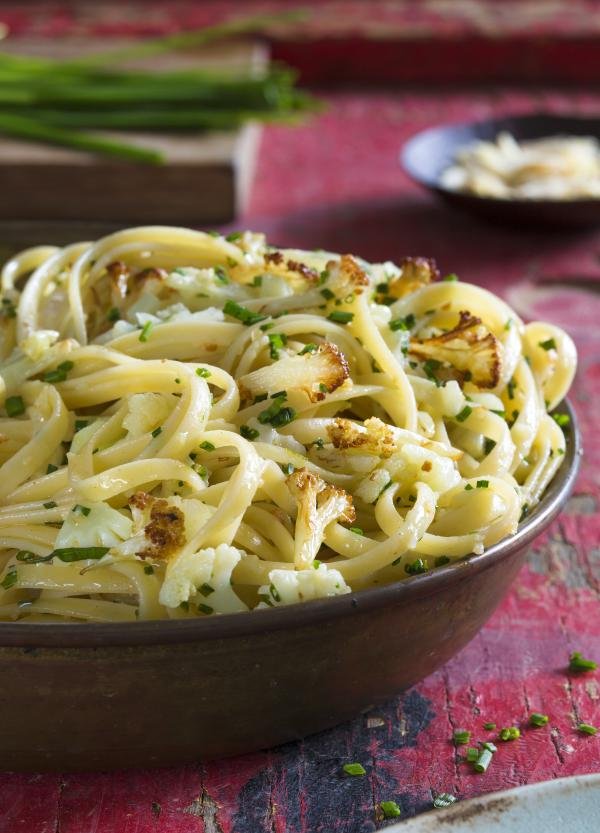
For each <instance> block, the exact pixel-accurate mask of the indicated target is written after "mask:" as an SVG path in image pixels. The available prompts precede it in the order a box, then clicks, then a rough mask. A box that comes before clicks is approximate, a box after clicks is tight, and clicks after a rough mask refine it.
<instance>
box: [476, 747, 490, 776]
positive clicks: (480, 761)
mask: <svg viewBox="0 0 600 833" xmlns="http://www.w3.org/2000/svg"><path fill="white" fill-rule="evenodd" d="M493 757H494V753H493V752H490V750H489V749H482V750H481V752H480V753H479V757H478V758H477V760H476V761H474V763H473V769H474V770H475V772H485V771H486V770H487V768H488V767H489V765H490V764H491V762H492V758H493Z"/></svg>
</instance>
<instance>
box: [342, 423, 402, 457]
mask: <svg viewBox="0 0 600 833" xmlns="http://www.w3.org/2000/svg"><path fill="white" fill-rule="evenodd" d="M327 433H328V434H329V439H330V440H331V442H332V443H333V446H334V447H335V448H338V449H340V450H346V451H357V452H359V453H361V454H376V455H377V456H378V457H390V456H391V455H392V454H393V453H394V451H395V450H396V444H397V441H396V437H395V435H394V432H393V430H392V428H391V426H389V425H386V424H385V422H382V420H380V419H378V418H377V417H371V418H370V419H366V420H365V422H364V426H363V425H360V424H359V423H358V422H353V421H352V420H350V419H342V418H338V419H335V420H334V422H333V425H330V426H329V427H328V428H327Z"/></svg>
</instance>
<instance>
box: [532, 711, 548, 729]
mask: <svg viewBox="0 0 600 833" xmlns="http://www.w3.org/2000/svg"><path fill="white" fill-rule="evenodd" d="M548 720H549V718H548V715H547V714H540V713H539V712H533V714H530V715H529V723H530V725H531V726H545V725H546V723H547V722H548Z"/></svg>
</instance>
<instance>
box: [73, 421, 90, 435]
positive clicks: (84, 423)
mask: <svg viewBox="0 0 600 833" xmlns="http://www.w3.org/2000/svg"><path fill="white" fill-rule="evenodd" d="M88 425H89V422H88V420H87V419H76V420H75V433H77V432H78V431H81V430H82V428H87V427H88Z"/></svg>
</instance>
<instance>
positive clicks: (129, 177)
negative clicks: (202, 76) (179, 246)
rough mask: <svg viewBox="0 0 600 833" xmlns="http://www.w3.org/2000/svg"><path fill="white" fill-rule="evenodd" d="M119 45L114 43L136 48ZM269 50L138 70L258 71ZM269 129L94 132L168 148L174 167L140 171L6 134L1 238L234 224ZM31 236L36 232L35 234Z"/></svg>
mask: <svg viewBox="0 0 600 833" xmlns="http://www.w3.org/2000/svg"><path fill="white" fill-rule="evenodd" d="M126 44H127V42H125V41H121V40H116V39H115V40H113V39H111V41H110V44H109V45H110V47H111V48H112V47H113V46H115V47H118V46H121V45H126ZM1 49H2V51H5V52H11V53H21V54H23V53H25V54H33V55H40V56H44V57H55V58H71V57H76V56H78V55H81V54H89V53H90V52H92V51H105V50H106V49H107V42H106V41H90V40H85V41H82V40H76V39H70V40H63V41H59V42H57V41H55V40H49V39H48V40H38V41H35V40H30V39H27V40H25V39H18V38H15V39H14V40H11V41H6V42H3V43H2V45H1ZM267 60H268V56H267V52H266V48H265V47H263V46H261V45H258V44H255V43H252V42H248V41H237V42H230V43H227V44H222V45H216V44H215V45H210V46H203V47H202V48H201V49H198V50H195V51H191V50H186V52H181V53H175V54H171V55H164V56H159V57H158V58H153V59H151V60H148V59H146V61H137V62H136V63H135V64H129V66H135V67H138V68H147V69H150V70H151V69H153V68H155V67H156V66H160V68H161V69H163V68H164V69H180V68H186V67H188V68H189V67H190V66H196V67H199V66H202V67H204V66H206V67H232V66H235V67H240V68H248V69H253V70H254V71H258V70H260V69H261V68H263V67H264V66H265V65H266V62H267ZM259 131H260V127H259V126H258V125H257V124H248V125H246V126H244V127H243V128H241V129H239V130H236V131H219V132H216V131H215V132H209V133H200V132H199V133H196V134H195V133H185V134H179V135H177V134H172V133H140V132H129V131H127V132H126V133H125V132H117V131H94V132H96V133H98V134H102V135H106V136H114V137H118V138H119V139H123V140H125V141H127V140H129V141H130V142H132V143H135V144H137V145H140V146H143V147H148V148H154V149H158V150H161V151H162V152H163V153H164V154H165V157H166V160H167V161H166V164H164V165H160V166H159V165H152V166H150V165H140V164H135V163H130V162H127V161H121V160H118V159H114V158H113V159H111V158H109V157H103V156H99V155H96V154H92V153H87V152H80V151H74V150H69V149H65V148H60V147H51V146H49V145H43V144H37V143H33V142H28V141H21V140H18V139H12V138H8V137H6V138H5V137H2V136H0V195H1V199H0V222H1V223H2V225H3V228H0V235H1V236H2V237H4V238H5V239H6V230H7V225H6V224H7V223H8V227H9V228H10V227H12V226H13V225H14V224H16V225H17V226H19V227H20V233H21V235H22V234H23V232H24V229H23V227H22V223H21V221H36V222H35V223H34V225H35V226H38V225H39V224H40V223H41V224H42V225H44V226H45V225H46V224H50V225H51V226H55V224H58V227H60V226H61V224H62V223H64V222H65V221H67V222H71V221H76V222H77V223H78V224H82V223H83V224H84V225H85V224H88V223H93V224H96V223H99V224H101V225H102V226H103V227H104V226H106V227H112V226H119V225H123V224H136V223H175V224H181V225H191V226H198V225H203V224H207V223H225V222H228V221H229V220H232V219H233V218H234V217H235V216H236V214H237V212H238V211H240V210H241V209H242V208H243V206H244V203H245V200H246V197H247V195H248V192H249V187H250V183H251V179H252V174H253V170H254V162H255V159H256V152H257V148H258V140H259ZM25 236H26V237H27V236H28V235H27V233H26V230H25Z"/></svg>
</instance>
